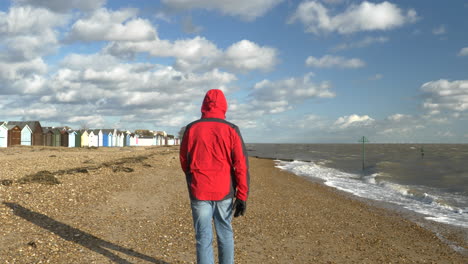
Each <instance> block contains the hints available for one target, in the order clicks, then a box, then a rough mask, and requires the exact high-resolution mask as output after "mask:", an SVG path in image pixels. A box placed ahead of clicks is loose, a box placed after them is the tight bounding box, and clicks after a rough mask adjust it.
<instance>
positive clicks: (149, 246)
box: [0, 147, 468, 263]
mask: <svg viewBox="0 0 468 264" xmlns="http://www.w3.org/2000/svg"><path fill="white" fill-rule="evenodd" d="M0 161H1V164H2V166H1V168H0V170H1V174H0V226H1V231H0V259H1V260H2V262H5V263H193V262H195V250H194V235H193V228H192V220H191V214H190V207H189V200H188V195H187V189H186V183H185V177H184V175H183V173H182V172H181V170H180V165H179V161H178V147H147V148H112V149H111V148H100V149H65V148H57V149H56V148H40V147H39V148H38V147H16V148H9V149H1V150H0ZM250 165H251V171H250V172H251V192H250V197H249V201H248V205H247V214H246V216H245V217H240V218H235V219H234V221H233V225H234V229H235V236H236V238H235V239H236V263H467V262H468V257H466V256H462V255H460V254H459V253H457V252H455V251H454V250H453V249H451V248H450V247H449V246H448V245H447V244H446V243H444V242H442V241H440V239H439V238H438V237H437V236H436V235H435V234H434V233H432V232H431V231H428V230H426V229H424V228H422V227H420V226H419V225H416V224H414V223H413V222H411V221H409V220H407V219H406V218H404V217H402V216H401V215H400V214H399V213H397V212H394V211H392V210H385V209H382V208H380V207H376V206H371V205H368V204H366V203H364V202H362V201H359V200H356V199H353V198H352V197H350V196H349V195H345V194H343V193H341V192H338V191H336V190H334V189H331V188H329V187H326V186H323V185H321V184H319V183H314V182H311V181H308V180H306V179H304V178H301V177H297V176H295V175H293V174H290V173H287V172H284V171H281V170H279V169H277V168H275V167H274V161H272V160H266V159H257V158H250ZM40 171H42V172H41V173H39V174H37V173H38V172H40ZM44 171H47V172H44ZM27 175H36V176H34V177H27V178H24V177H25V176H27ZM53 179H55V180H57V181H58V182H59V183H58V184H56V183H57V182H56V181H55V180H53ZM463 246H464V247H465V248H466V247H467V245H466V244H465V245H463Z"/></svg>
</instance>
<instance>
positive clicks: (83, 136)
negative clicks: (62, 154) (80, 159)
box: [81, 130, 89, 147]
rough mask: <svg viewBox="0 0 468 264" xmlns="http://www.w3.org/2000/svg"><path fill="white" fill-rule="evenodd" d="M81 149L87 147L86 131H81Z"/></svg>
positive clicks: (87, 137)
mask: <svg viewBox="0 0 468 264" xmlns="http://www.w3.org/2000/svg"><path fill="white" fill-rule="evenodd" d="M81 147H89V134H88V131H86V130H83V131H81Z"/></svg>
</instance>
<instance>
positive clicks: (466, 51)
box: [458, 47, 468, 56]
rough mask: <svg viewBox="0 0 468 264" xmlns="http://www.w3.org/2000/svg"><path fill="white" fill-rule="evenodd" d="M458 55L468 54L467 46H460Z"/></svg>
mask: <svg viewBox="0 0 468 264" xmlns="http://www.w3.org/2000/svg"><path fill="white" fill-rule="evenodd" d="M458 56H468V47H465V48H462V49H461V50H460V52H459V53H458Z"/></svg>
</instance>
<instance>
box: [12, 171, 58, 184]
mask: <svg viewBox="0 0 468 264" xmlns="http://www.w3.org/2000/svg"><path fill="white" fill-rule="evenodd" d="M18 183H21V184H26V183H41V184H47V185H55V184H60V181H59V180H58V179H57V178H56V177H55V175H54V174H53V173H52V172H50V171H46V170H44V171H39V172H37V173H35V174H30V175H27V176H25V177H23V178H21V179H19V180H18Z"/></svg>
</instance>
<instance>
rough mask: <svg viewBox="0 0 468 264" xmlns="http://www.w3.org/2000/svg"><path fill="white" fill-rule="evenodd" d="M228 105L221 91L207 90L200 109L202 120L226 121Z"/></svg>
mask: <svg viewBox="0 0 468 264" xmlns="http://www.w3.org/2000/svg"><path fill="white" fill-rule="evenodd" d="M227 108H228V105H227V101H226V97H225V96H224V93H223V91H221V90H219V89H212V90H209V91H208V92H207V93H206V95H205V99H203V104H202V107H201V112H202V118H221V119H226V111H227Z"/></svg>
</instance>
